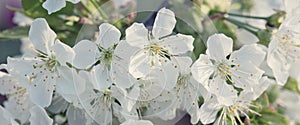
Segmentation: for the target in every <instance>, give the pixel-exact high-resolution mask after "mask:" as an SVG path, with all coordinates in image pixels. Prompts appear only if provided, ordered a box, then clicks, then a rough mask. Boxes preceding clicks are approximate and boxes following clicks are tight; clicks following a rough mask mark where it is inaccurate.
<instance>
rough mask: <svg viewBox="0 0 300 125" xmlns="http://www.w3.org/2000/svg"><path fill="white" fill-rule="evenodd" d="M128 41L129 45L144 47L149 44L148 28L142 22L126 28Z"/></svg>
mask: <svg viewBox="0 0 300 125" xmlns="http://www.w3.org/2000/svg"><path fill="white" fill-rule="evenodd" d="M125 32H126V41H127V42H128V43H129V45H131V46H134V47H138V48H144V47H145V46H144V45H147V44H149V40H148V29H147V28H146V27H145V26H144V24H142V23H133V24H132V25H131V26H130V27H128V28H127V29H126V31H125Z"/></svg>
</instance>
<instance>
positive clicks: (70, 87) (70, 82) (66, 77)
mask: <svg viewBox="0 0 300 125" xmlns="http://www.w3.org/2000/svg"><path fill="white" fill-rule="evenodd" d="M58 72H59V74H60V78H58V79H57V80H56V81H57V87H56V92H57V93H59V94H60V95H62V96H63V97H64V99H66V100H67V101H68V102H70V103H74V102H77V94H81V93H82V92H84V90H85V80H84V79H83V78H81V77H80V76H79V75H78V74H77V72H76V71H75V70H74V69H70V68H68V67H59V68H58ZM75 87H77V88H80V89H77V90H75Z"/></svg>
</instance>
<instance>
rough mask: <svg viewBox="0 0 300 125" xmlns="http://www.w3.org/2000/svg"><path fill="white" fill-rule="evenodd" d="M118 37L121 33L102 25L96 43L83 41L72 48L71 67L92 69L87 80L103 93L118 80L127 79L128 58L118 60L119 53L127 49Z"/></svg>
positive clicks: (106, 24)
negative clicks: (73, 53)
mask: <svg viewBox="0 0 300 125" xmlns="http://www.w3.org/2000/svg"><path fill="white" fill-rule="evenodd" d="M120 37H121V33H120V31H119V30H118V29H117V28H116V27H114V26H113V25H111V24H108V23H103V24H101V25H100V26H99V36H98V38H97V40H96V42H92V41H88V40H83V41H80V42H79V43H78V44H76V45H75V46H74V47H73V49H74V51H75V53H76V56H75V58H74V60H73V65H74V66H75V67H77V68H79V69H89V68H91V67H92V69H91V75H90V77H89V79H90V80H91V81H92V83H93V85H94V87H95V88H96V89H98V90H101V91H104V90H105V89H107V88H108V87H109V86H111V85H112V83H113V82H117V83H115V84H118V81H120V79H122V78H124V77H127V76H126V74H128V73H126V71H127V68H126V64H127V62H126V60H125V58H128V57H125V58H120V56H119V54H122V53H120V52H119V51H120V50H124V49H128V48H125V47H126V46H125V44H123V43H124V42H125V41H120ZM96 63H98V64H96ZM94 65H95V66H94ZM123 73H124V74H123ZM122 80H126V79H122ZM122 80H121V81H120V82H123V83H130V82H128V80H127V82H126V81H122ZM123 83H122V84H123ZM123 85H125V84H123ZM121 86H122V85H121ZM125 87H129V85H125Z"/></svg>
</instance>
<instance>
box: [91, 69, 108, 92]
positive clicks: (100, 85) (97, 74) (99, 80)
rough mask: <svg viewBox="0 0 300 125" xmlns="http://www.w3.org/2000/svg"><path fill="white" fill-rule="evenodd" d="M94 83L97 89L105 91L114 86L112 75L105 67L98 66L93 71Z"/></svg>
mask: <svg viewBox="0 0 300 125" xmlns="http://www.w3.org/2000/svg"><path fill="white" fill-rule="evenodd" d="M91 78H92V83H93V85H94V87H95V89H97V90H99V91H105V90H106V89H107V88H108V87H109V86H111V85H112V80H111V73H110V71H109V69H108V68H107V67H106V66H105V65H101V64H100V65H97V66H95V67H93V69H92V70H91Z"/></svg>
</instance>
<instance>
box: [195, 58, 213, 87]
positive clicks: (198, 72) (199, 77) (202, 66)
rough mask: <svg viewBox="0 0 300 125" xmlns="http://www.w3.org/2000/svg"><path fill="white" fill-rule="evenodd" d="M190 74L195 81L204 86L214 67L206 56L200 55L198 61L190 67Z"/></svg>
mask: <svg viewBox="0 0 300 125" xmlns="http://www.w3.org/2000/svg"><path fill="white" fill-rule="evenodd" d="M191 72H192V75H193V77H194V79H195V80H196V81H198V82H200V83H201V84H204V85H205V84H207V81H208V79H209V77H210V76H211V74H212V73H213V72H214V66H213V64H212V62H211V61H210V59H209V57H208V56H207V55H203V54H201V55H200V57H199V59H198V60H197V61H196V62H195V63H194V64H193V65H192V67H191Z"/></svg>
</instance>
